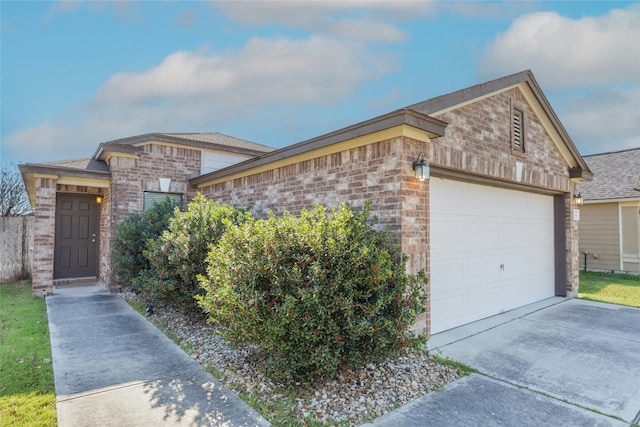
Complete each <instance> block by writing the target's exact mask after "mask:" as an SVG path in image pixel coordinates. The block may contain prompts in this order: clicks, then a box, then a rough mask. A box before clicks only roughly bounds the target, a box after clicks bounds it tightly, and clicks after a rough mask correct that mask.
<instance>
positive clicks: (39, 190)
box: [31, 177, 56, 296]
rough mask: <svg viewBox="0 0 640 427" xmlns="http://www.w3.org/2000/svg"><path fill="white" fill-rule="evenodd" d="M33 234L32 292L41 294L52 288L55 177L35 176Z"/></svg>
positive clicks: (50, 290)
mask: <svg viewBox="0 0 640 427" xmlns="http://www.w3.org/2000/svg"><path fill="white" fill-rule="evenodd" d="M35 181H36V182H35V189H36V194H37V197H36V200H35V206H34V236H33V255H32V268H31V277H32V284H33V286H32V293H33V294H34V295H37V296H41V295H42V293H43V291H44V292H47V293H48V294H50V293H51V292H52V290H53V253H54V246H55V214H56V179H55V178H46V177H44V178H43V177H36V179H35Z"/></svg>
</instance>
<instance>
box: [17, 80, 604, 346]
mask: <svg viewBox="0 0 640 427" xmlns="http://www.w3.org/2000/svg"><path fill="white" fill-rule="evenodd" d="M134 146H135V145H134ZM168 146H169V147H175V145H172V144H169V145H168ZM127 147H128V146H127ZM146 147H149V148H147V150H153V149H155V153H156V156H155V157H154V159H155V162H154V168H153V169H149V170H148V171H146V172H143V171H144V170H145V168H143V167H136V165H135V162H136V161H138V162H140V159H141V158H142V154H141V153H138V152H136V153H131V154H129V153H128V152H127V153H123V154H122V155H121V156H116V154H115V153H114V154H109V155H104V154H102V153H103V152H105V153H111V151H109V150H108V149H106V148H101V149H99V150H98V152H97V153H96V155H95V156H94V158H93V160H92V164H93V163H94V162H96V161H102V162H104V164H103V166H101V167H104V165H105V164H106V165H109V164H110V167H111V169H110V171H107V170H97V171H95V172H92V175H91V176H86V177H83V179H78V180H71V182H70V183H71V184H72V185H81V186H82V188H84V189H86V191H88V192H91V191H96V192H98V191H100V192H102V194H104V195H105V202H104V204H103V205H102V207H101V213H102V215H101V216H100V220H101V221H102V222H105V221H106V222H108V223H109V226H107V225H104V226H103V227H102V228H101V229H102V230H103V231H102V233H101V234H100V238H101V241H100V254H108V250H109V246H108V245H109V243H108V242H109V237H110V234H109V233H112V225H113V224H115V223H117V222H118V221H121V220H122V219H124V217H125V216H126V214H128V213H129V212H133V211H135V210H140V209H142V205H143V196H142V194H141V193H142V192H143V191H145V190H146V191H153V192H158V191H160V189H159V187H158V185H159V184H158V180H157V178H160V177H168V178H172V185H177V184H179V185H180V188H179V190H178V189H177V188H174V187H171V189H170V191H172V192H173V191H176V192H180V193H184V194H188V195H189V196H191V195H192V194H194V193H195V192H196V191H199V192H202V193H203V194H204V195H205V196H206V197H208V198H211V199H215V200H219V201H221V202H226V203H230V204H233V205H241V206H251V207H252V210H253V212H254V213H255V214H256V215H258V216H264V215H266V214H267V212H268V211H269V210H273V211H274V212H275V213H276V214H282V213H283V212H284V211H285V210H288V211H290V212H293V213H298V212H299V211H300V210H301V209H303V208H312V207H313V204H314V203H320V204H323V205H326V206H328V207H335V206H336V205H337V204H338V203H340V202H350V203H351V205H352V206H355V207H360V206H362V205H363V204H364V203H365V201H367V200H370V201H371V202H372V206H371V208H372V213H373V214H375V215H376V216H377V217H378V219H379V228H380V229H389V230H390V231H391V232H392V233H393V234H394V235H395V236H396V238H397V241H398V243H399V244H400V246H401V249H402V251H403V252H404V253H406V254H408V255H409V262H408V264H407V269H408V271H409V272H411V273H416V272H417V271H419V270H421V269H425V270H426V271H427V273H428V275H429V276H430V281H429V284H428V285H427V294H428V296H429V301H428V314H427V315H426V316H424V317H423V318H421V319H419V321H418V323H417V325H416V328H415V329H416V330H417V331H419V332H426V333H436V332H440V331H443V330H446V329H450V328H453V327H456V326H459V325H462V324H465V323H468V322H472V321H474V320H478V319H481V318H484V317H487V316H491V315H494V314H498V313H500V312H503V311H505V310H510V309H513V308H516V307H520V306H522V305H526V304H529V303H532V302H536V301H539V300H542V299H545V298H548V297H553V296H576V295H577V290H578V279H579V277H578V272H579V265H578V224H577V221H575V220H573V219H572V216H571V213H572V210H573V209H574V205H573V203H574V202H573V195H574V194H575V193H576V183H577V182H581V181H584V180H589V179H591V175H592V174H591V171H590V170H589V168H588V166H587V164H586V163H585V161H584V159H583V158H582V157H581V156H580V154H579V153H578V151H577V149H576V147H575V145H574V144H573V142H572V141H571V138H570V137H569V135H568V134H567V132H566V131H565V129H564V127H563V126H562V124H561V123H560V121H559V120H558V117H557V116H556V114H555V113H554V111H553V109H552V108H551V106H550V105H549V102H548V101H547V99H546V98H545V96H544V94H543V93H542V91H541V90H540V88H539V86H538V84H537V83H536V81H535V79H534V77H533V75H532V73H531V72H530V71H524V72H520V73H517V74H513V75H510V76H507V77H503V78H500V79H497V80H493V81H490V82H487V83H484V84H480V85H477V86H473V87H470V88H468V89H464V90H461V91H458V92H454V93H451V94H448V95H444V96H441V97H438V98H434V99H431V100H428V101H425V102H421V103H418V104H415V105H411V106H409V107H407V108H403V109H400V110H396V111H393V112H390V113H388V114H385V115H383V116H380V117H376V118H373V119H371V120H367V121H365V122H362V123H358V124H355V125H352V126H349V127H347V128H345V129H341V130H338V131H335V132H332V133H330V134H327V135H323V136H320V137H317V138H314V139H311V140H308V141H304V142H301V143H298V144H295V145H292V146H289V147H286V148H282V149H279V150H276V151H273V152H267V153H256V154H259V155H257V156H256V157H254V158H251V159H249V160H245V161H243V162H240V163H236V164H233V165H231V166H228V167H225V168H222V169H219V170H216V171H212V172H205V171H202V170H200V172H201V173H196V174H195V175H197V176H194V177H192V178H190V179H188V180H186V179H185V175H188V174H190V173H193V172H198V171H199V169H198V167H199V164H198V165H197V166H198V167H197V166H196V163H197V162H195V158H198V156H197V155H195V154H194V165H193V166H191V165H180V166H175V165H174V163H175V162H177V163H181V160H180V158H178V157H176V156H174V155H171V154H170V153H166V152H164V151H165V150H166V149H167V148H166V146H165V145H161V144H152V143H149V145H147V146H146ZM152 147H155V148H152ZM265 151H266V150H265ZM145 153H146V151H145ZM136 156H138V157H136ZM109 158H111V159H117V162H115V166H116V167H115V168H114V162H113V160H112V161H111V162H108V161H105V160H107V159H109ZM121 162H122V163H125V165H121ZM28 167H30V168H35V166H23V168H28ZM123 167H124V168H125V169H124V170H125V171H126V172H125V175H126V178H124V181H125V182H127V183H128V184H127V186H128V187H127V188H129V190H128V191H126V192H123V191H120V190H119V187H118V185H119V184H117V183H119V182H120V178H119V177H118V176H119V172H118V171H120V170H122V168H123ZM167 168H169V169H171V168H173V169H171V170H173V171H175V173H174V174H170V173H168V172H166V169H167ZM414 168H415V169H419V170H420V171H421V173H423V174H424V175H425V176H424V177H425V178H427V179H423V180H420V179H417V178H416V173H415V170H414ZM138 171H140V172H138ZM24 172H25V171H23V174H24ZM35 172H37V173H38V174H39V175H34V178H33V179H35V185H33V184H32V185H31V188H32V190H31V191H30V195H31V196H32V198H33V200H34V204H35V209H36V218H37V221H38V224H39V226H40V227H41V229H42V232H41V233H39V235H40V236H43V237H40V238H41V239H45V241H46V242H47V244H46V248H47V249H46V253H40V254H39V255H38V259H39V260H40V262H36V261H34V265H37V266H38V273H36V274H34V282H33V286H34V290H37V289H41V288H43V287H44V288H49V287H50V286H51V284H52V278H53V272H52V269H51V266H47V263H46V262H44V261H47V260H48V261H49V263H50V262H51V260H53V259H56V260H57V259H59V258H60V256H61V254H60V253H59V252H55V251H54V245H53V234H54V232H53V229H54V214H55V204H54V203H53V202H54V201H55V199H56V192H57V199H58V200H64V199H65V198H66V197H67V194H66V191H67V190H68V188H67V187H65V186H63V185H62V184H61V183H60V182H59V180H60V178H59V177H60V176H61V175H60V174H58V173H53V172H51V174H50V175H48V174H47V172H46V171H37V170H35ZM35 172H34V173H35ZM83 173H88V172H83ZM137 173H145V174H146V176H147V178H142V177H138V176H137V175H136V174H137ZM25 180H26V181H27V182H29V178H28V176H27V177H25ZM56 180H58V182H57V183H56ZM67 180H69V178H67ZM91 180H93V181H91ZM76 181H81V182H82V183H76ZM87 181H91V182H94V184H93V185H89V183H88V182H87ZM64 184H66V182H64ZM108 184H110V186H111V187H110V188H111V190H110V191H109V185H108ZM134 184H135V185H134ZM73 188H76V187H73ZM108 195H111V196H110V197H112V198H113V200H110V198H109V197H107V196H108ZM105 205H108V206H110V207H108V208H105ZM58 209H60V207H59V208H58ZM105 217H106V218H105ZM44 236H49V237H44ZM100 259H101V260H103V262H102V263H101V264H100V266H99V269H98V275H99V277H100V278H101V280H104V281H105V283H106V284H107V285H109V286H111V287H113V282H112V281H111V279H112V277H113V273H112V272H111V266H110V265H109V263H108V256H104V255H101V257H100Z"/></svg>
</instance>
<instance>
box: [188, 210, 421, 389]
mask: <svg viewBox="0 0 640 427" xmlns="http://www.w3.org/2000/svg"><path fill="white" fill-rule="evenodd" d="M372 224H373V221H370V220H369V208H368V205H367V206H366V208H365V209H364V210H363V211H361V212H358V211H354V210H352V209H351V208H350V207H349V205H346V204H344V205H340V206H339V207H338V208H337V209H335V210H333V211H331V213H327V212H326V210H325V209H324V208H323V207H321V206H316V208H315V209H314V210H311V211H303V212H302V213H301V215H300V217H294V216H292V215H289V214H285V215H284V217H282V218H276V217H274V216H273V215H271V216H270V217H269V218H268V219H266V220H256V219H253V218H248V219H247V222H245V223H244V224H242V225H239V226H236V227H230V228H229V229H228V230H227V233H226V234H225V235H224V236H223V238H222V239H221V240H220V242H219V244H218V246H217V247H215V248H213V250H212V251H211V253H210V254H209V257H208V260H207V261H208V264H209V265H208V268H207V275H206V276H203V277H201V285H202V287H203V288H204V289H205V290H206V295H205V296H204V297H201V298H200V302H201V306H202V307H203V308H204V309H205V311H207V312H208V313H209V315H210V316H211V319H212V320H213V321H214V322H216V323H218V324H219V325H221V326H223V327H224V328H225V329H224V332H223V333H224V335H225V336H226V337H227V339H228V340H229V341H231V342H233V343H238V344H240V343H252V344H255V345H257V346H258V347H259V348H261V349H262V350H264V351H265V353H266V355H267V362H266V364H267V365H268V366H269V367H270V368H272V369H273V371H272V372H273V373H275V374H279V375H292V376H294V377H306V378H320V377H325V378H327V377H332V376H334V375H335V374H336V373H337V372H338V370H339V369H340V368H341V367H345V366H348V367H353V366H355V365H358V364H361V363H365V362H370V361H379V360H384V359H385V358H387V357H389V356H393V355H397V354H398V353H399V352H400V351H401V350H402V349H404V348H405V347H407V346H409V345H410V344H411V338H410V336H409V335H408V333H407V331H408V328H409V327H410V326H411V325H413V324H414V323H415V321H416V319H417V316H418V315H419V314H420V313H422V312H424V310H425V297H424V285H425V283H426V277H425V275H424V273H420V274H419V275H418V276H415V277H414V276H410V275H407V274H406V272H405V262H406V258H405V256H404V255H402V254H401V253H400V252H399V248H398V246H397V245H396V244H394V242H393V239H392V237H391V236H390V235H389V234H388V233H383V232H379V231H376V230H375V229H374V228H373V227H372Z"/></svg>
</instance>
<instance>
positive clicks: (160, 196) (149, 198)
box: [144, 191, 182, 211]
mask: <svg viewBox="0 0 640 427" xmlns="http://www.w3.org/2000/svg"><path fill="white" fill-rule="evenodd" d="M167 198H168V199H169V200H171V203H172V204H173V205H174V206H178V207H179V208H180V210H182V194H173V193H154V192H152V191H145V192H144V210H145V211H146V210H147V209H149V208H150V207H151V206H153V204H154V203H162V202H164V201H165V200H166V199H167Z"/></svg>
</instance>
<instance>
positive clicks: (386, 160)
mask: <svg viewBox="0 0 640 427" xmlns="http://www.w3.org/2000/svg"><path fill="white" fill-rule="evenodd" d="M514 105H515V106H516V108H518V109H520V110H522V111H523V112H524V116H525V128H524V130H525V153H524V154H523V153H515V152H514V151H513V150H512V149H511V126H512V125H511V109H512V108H513V106H514ZM435 117H436V118H438V119H441V120H444V121H446V122H448V123H449V125H448V127H447V128H446V134H445V136H443V137H440V138H437V139H433V140H431V141H429V142H427V143H425V142H423V141H417V140H413V139H411V138H408V137H397V138H394V139H390V140H385V141H379V142H374V143H372V144H369V145H365V146H362V147H358V148H353V149H347V150H344V151H341V152H337V153H332V154H328V155H321V156H318V157H317V158H314V159H311V160H305V161H301V162H299V163H295V164H291V165H288V166H283V167H278V168H274V169H272V170H268V171H264V172H260V173H256V174H253V175H248V176H245V177H240V178H236V179H232V180H229V181H226V182H221V183H216V184H213V185H210V186H204V187H203V188H202V189H201V191H202V193H203V194H204V195H205V197H208V198H211V199H216V200H218V201H221V202H225V203H229V204H232V205H237V206H250V207H252V210H253V212H254V213H255V214H256V215H258V216H266V214H267V212H268V211H269V210H272V211H273V212H274V213H275V214H276V215H280V214H282V213H283V212H284V211H289V212H292V213H294V214H295V213H298V212H299V211H300V210H301V209H302V208H311V207H313V204H314V203H320V204H323V205H325V206H327V207H335V206H336V205H337V204H338V203H339V202H350V203H351V205H352V206H354V207H360V206H362V205H363V203H364V202H365V201H366V200H371V201H372V213H373V214H375V215H377V216H378V218H379V220H380V222H379V228H386V227H388V228H389V229H390V230H391V231H392V232H393V233H394V234H395V236H396V238H397V241H398V243H399V244H400V246H401V249H402V251H403V252H404V253H406V254H407V255H408V256H409V262H408V264H407V270H408V272H410V273H413V274H415V273H416V272H418V271H419V270H421V269H425V271H426V272H427V273H429V272H430V254H429V244H430V240H429V239H430V235H429V217H430V215H429V181H428V180H427V181H424V182H419V181H417V180H416V179H415V178H414V177H413V171H412V170H411V164H412V162H413V161H414V160H415V159H416V158H417V156H418V154H419V153H420V152H424V153H425V155H426V156H425V157H426V160H427V163H429V164H431V165H432V166H437V167H441V168H447V169H453V170H459V171H461V172H463V173H465V174H469V176H470V177H471V176H481V177H485V178H495V179H497V180H500V181H503V182H505V183H508V182H514V183H515V182H517V180H516V166H515V165H516V161H518V162H522V163H523V173H522V180H521V181H520V183H521V184H524V185H528V186H532V187H537V188H540V189H544V190H551V191H554V192H561V193H565V200H566V201H567V203H568V204H569V205H567V211H566V212H567V215H568V216H567V218H566V219H565V228H566V236H567V283H568V285H567V291H568V292H570V291H571V290H573V289H577V283H578V282H577V273H578V269H577V246H576V245H577V234H576V233H577V225H576V223H575V221H572V220H571V218H570V202H571V194H573V191H574V184H573V183H572V182H571V180H570V179H569V171H568V167H567V164H566V162H565V161H564V159H563V158H562V157H561V155H560V154H559V152H558V150H557V148H556V147H555V145H554V143H553V141H552V140H551V138H550V137H549V135H548V134H547V133H546V131H545V129H544V127H543V126H542V124H541V123H540V122H539V121H538V119H537V118H536V116H535V113H534V111H533V110H532V109H531V107H530V106H529V105H528V104H527V102H526V100H525V98H524V96H523V95H522V94H521V92H520V91H519V90H518V89H511V90H509V91H505V92H503V93H500V94H497V95H494V96H491V97H488V98H485V99H483V100H480V101H477V102H475V103H472V104H469V105H466V106H463V107H461V108H458V109H456V110H453V111H450V112H447V113H444V114H442V115H440V116H435ZM426 290H427V297H428V298H429V299H430V287H429V285H427V289H426ZM413 329H414V331H415V332H418V333H421V332H427V333H428V332H429V331H430V324H429V317H428V316H422V317H421V318H420V319H419V320H418V322H417V324H416V325H415V327H414V328H413Z"/></svg>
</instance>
